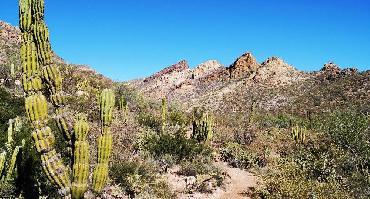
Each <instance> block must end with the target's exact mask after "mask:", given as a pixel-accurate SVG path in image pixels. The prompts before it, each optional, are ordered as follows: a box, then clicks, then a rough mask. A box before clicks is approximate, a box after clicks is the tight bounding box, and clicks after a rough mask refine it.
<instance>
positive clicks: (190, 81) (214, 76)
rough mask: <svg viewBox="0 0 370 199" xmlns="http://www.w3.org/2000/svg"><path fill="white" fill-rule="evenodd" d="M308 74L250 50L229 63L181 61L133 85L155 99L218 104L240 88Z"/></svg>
mask: <svg viewBox="0 0 370 199" xmlns="http://www.w3.org/2000/svg"><path fill="white" fill-rule="evenodd" d="M309 77H310V75H309V74H306V73H304V72H301V71H298V70H297V69H295V68H294V67H293V66H291V65H289V64H287V63H285V62H284V61H283V60H281V59H280V58H277V57H271V58H268V59H267V60H266V61H264V62H263V63H261V64H260V63H258V62H257V61H256V59H255V58H254V57H253V55H252V54H251V53H245V54H243V55H242V56H240V57H239V58H237V59H236V60H235V62H234V63H233V64H231V65H230V66H229V67H224V66H222V65H221V64H220V63H218V62H217V61H215V60H211V61H207V62H205V63H202V64H200V65H198V66H196V67H195V68H193V69H191V68H189V66H188V64H187V62H186V61H180V62H179V63H177V64H174V65H172V66H169V67H167V68H165V69H163V70H162V71H160V72H158V73H156V74H154V75H152V76H151V77H148V78H145V79H141V80H135V81H133V82H131V85H133V86H134V87H135V88H137V89H138V90H140V91H141V92H142V93H144V94H145V95H147V96H149V97H152V98H155V99H160V98H163V97H166V98H169V100H170V101H175V102H178V103H179V104H183V105H184V106H186V107H191V106H200V105H202V106H212V107H213V108H217V107H218V104H219V103H220V102H222V101H223V98H224V97H225V96H227V95H228V94H229V93H233V92H234V91H235V90H238V88H245V89H247V88H248V87H251V88H254V87H259V86H264V87H268V88H275V87H283V86H287V85H291V84H294V83H296V82H300V81H304V80H306V79H307V78H309ZM153 90H155V91H156V92H152V91H153ZM158 91H159V92H158ZM242 93H243V92H242ZM242 93H239V95H241V94H242Z"/></svg>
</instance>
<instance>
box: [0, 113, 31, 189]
mask: <svg viewBox="0 0 370 199" xmlns="http://www.w3.org/2000/svg"><path fill="white" fill-rule="evenodd" d="M19 125H20V122H19V118H16V119H14V120H13V119H10V120H9V127H8V140H7V142H6V143H5V147H6V149H5V151H3V152H2V153H0V182H1V183H4V182H7V181H9V180H10V179H11V178H12V177H13V173H14V170H15V166H16V161H17V159H18V158H19V157H20V155H21V149H22V147H24V145H25V141H24V140H22V145H21V146H16V147H15V148H14V149H13V147H14V140H13V135H14V133H16V132H19V130H20V129H19ZM8 154H9V155H10V154H11V156H9V157H8V156H7V155H8Z"/></svg>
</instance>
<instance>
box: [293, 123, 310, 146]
mask: <svg viewBox="0 0 370 199" xmlns="http://www.w3.org/2000/svg"><path fill="white" fill-rule="evenodd" d="M306 134H307V129H306V127H301V126H299V125H296V126H295V127H292V130H291V136H292V138H293V139H294V140H295V141H296V142H297V143H304V142H305V141H306Z"/></svg>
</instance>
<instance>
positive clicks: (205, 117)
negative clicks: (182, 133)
mask: <svg viewBox="0 0 370 199" xmlns="http://www.w3.org/2000/svg"><path fill="white" fill-rule="evenodd" d="M191 137H192V139H195V140H197V141H198V142H200V143H207V142H209V141H211V140H212V138H213V118H212V116H211V115H209V114H208V113H201V114H200V116H199V115H197V113H196V111H194V114H193V134H192V136H191Z"/></svg>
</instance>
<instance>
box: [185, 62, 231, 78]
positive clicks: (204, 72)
mask: <svg viewBox="0 0 370 199" xmlns="http://www.w3.org/2000/svg"><path fill="white" fill-rule="evenodd" d="M222 68H224V66H223V65H222V64H220V63H219V62H218V61H216V60H209V61H206V62H204V63H202V64H199V65H198V66H197V67H196V68H194V69H193V70H192V79H199V78H202V77H205V76H208V75H210V74H212V73H214V72H215V71H217V70H219V69H222Z"/></svg>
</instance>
